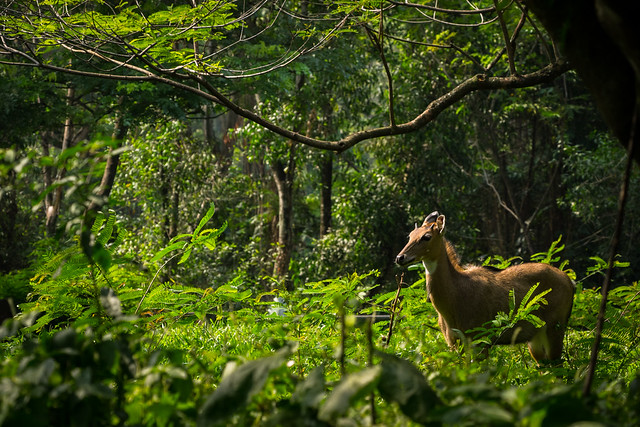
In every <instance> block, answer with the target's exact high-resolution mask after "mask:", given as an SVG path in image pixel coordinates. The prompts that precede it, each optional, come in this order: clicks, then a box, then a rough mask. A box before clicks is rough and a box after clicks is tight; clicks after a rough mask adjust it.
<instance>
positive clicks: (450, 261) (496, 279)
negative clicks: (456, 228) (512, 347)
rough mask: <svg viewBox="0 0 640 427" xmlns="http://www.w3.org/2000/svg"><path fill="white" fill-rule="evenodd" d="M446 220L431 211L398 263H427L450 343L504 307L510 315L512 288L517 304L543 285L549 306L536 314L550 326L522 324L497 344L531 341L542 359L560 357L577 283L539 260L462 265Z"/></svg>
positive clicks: (429, 281)
mask: <svg viewBox="0 0 640 427" xmlns="http://www.w3.org/2000/svg"><path fill="white" fill-rule="evenodd" d="M444 224H445V217H444V215H438V214H437V212H434V213H432V214H431V215H429V216H428V217H427V218H426V219H425V222H424V223H423V224H422V226H421V227H419V228H416V229H415V230H413V231H412V232H411V234H410V235H409V243H407V245H406V246H405V247H404V249H403V250H402V251H401V252H400V253H399V254H398V256H397V257H396V262H397V263H398V264H400V265H407V264H409V263H413V262H419V261H422V262H423V263H424V264H425V267H426V268H427V292H429V294H430V299H431V302H432V304H433V305H434V307H435V309H436V310H437V312H438V324H439V325H440V329H441V330H442V333H443V334H444V336H445V339H446V340H447V343H448V344H449V346H451V347H455V346H456V345H457V341H458V340H459V338H460V336H459V335H460V333H462V334H465V335H466V332H467V331H469V330H470V329H473V328H477V327H479V326H482V325H483V324H485V323H486V322H488V321H490V320H493V319H494V318H495V316H496V314H497V313H498V312H500V311H502V312H506V313H508V312H509V299H508V296H509V291H510V290H511V289H513V290H514V293H515V297H516V307H517V306H519V304H520V301H521V300H522V298H523V297H524V296H525V294H526V293H527V292H528V291H529V289H530V288H531V287H532V286H534V285H536V284H538V288H537V289H536V293H539V292H542V291H544V290H547V289H551V292H549V293H548V294H546V295H545V297H544V298H545V299H546V300H547V302H548V304H547V305H543V306H541V307H540V308H539V309H538V310H537V311H536V312H535V313H534V314H536V315H537V316H538V317H540V318H541V319H542V320H544V321H545V322H546V324H545V326H543V327H542V328H539V329H536V328H534V327H533V325H532V324H531V323H529V322H521V323H520V324H518V325H516V327H515V328H514V329H512V330H510V331H507V333H505V334H503V335H502V336H501V337H500V338H499V339H498V341H497V342H496V344H510V343H522V342H527V343H528V345H529V351H530V352H531V356H532V357H533V358H534V359H535V360H536V361H537V362H540V361H543V360H545V361H549V360H555V359H560V358H561V356H562V341H563V338H564V333H565V330H566V327H567V321H568V319H569V315H570V314H571V309H572V307H573V294H574V291H575V286H574V284H573V282H572V281H571V279H570V278H569V277H568V276H567V275H566V274H565V273H564V272H562V271H560V270H559V269H557V268H555V267H553V266H550V265H548V264H539V263H530V264H521V265H515V266H511V267H509V268H507V269H505V270H498V271H494V270H491V269H488V268H483V267H477V266H472V267H466V268H463V267H461V266H460V264H459V261H458V257H457V255H456V253H455V250H454V248H453V245H451V243H449V242H448V241H447V240H446V239H445V238H444V236H443V233H444ZM425 236H426V237H425ZM427 239H428V240H427ZM434 267H435V270H434ZM429 269H430V270H432V271H429Z"/></svg>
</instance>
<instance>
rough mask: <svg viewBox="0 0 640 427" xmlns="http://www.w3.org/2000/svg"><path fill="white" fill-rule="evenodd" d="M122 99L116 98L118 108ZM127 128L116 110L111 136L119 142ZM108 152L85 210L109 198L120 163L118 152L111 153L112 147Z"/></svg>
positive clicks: (99, 206)
mask: <svg viewBox="0 0 640 427" xmlns="http://www.w3.org/2000/svg"><path fill="white" fill-rule="evenodd" d="M123 101H124V98H123V97H120V99H119V100H118V107H119V108H121V106H122V103H123ZM128 130H129V128H128V126H126V125H125V124H124V118H123V113H122V111H118V113H117V115H116V122H115V124H114V127H113V134H112V138H113V139H114V140H116V141H118V142H119V143H120V142H122V141H123V140H124V138H125V136H126V135H127V132H128ZM109 153H110V154H111V155H110V156H109V157H108V158H107V163H106V165H105V167H104V172H103V174H102V180H101V181H100V187H99V188H98V191H97V193H96V197H94V198H93V199H92V200H91V203H89V207H88V208H87V210H90V211H96V210H98V209H100V208H101V207H102V206H103V205H104V204H105V203H106V201H107V200H108V199H109V195H110V194H111V190H112V189H113V183H114V182H115V180H116V173H117V171H118V166H119V165H120V154H119V153H117V154H113V148H111V149H109Z"/></svg>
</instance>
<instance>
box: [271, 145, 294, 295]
mask: <svg viewBox="0 0 640 427" xmlns="http://www.w3.org/2000/svg"><path fill="white" fill-rule="evenodd" d="M271 169H272V174H273V179H274V181H275V184H276V189H277V192H278V205H279V206H278V239H277V242H276V244H277V248H276V259H275V263H274V266H273V275H274V276H275V277H279V278H283V279H285V286H286V287H287V288H289V286H290V284H289V283H288V282H287V280H286V279H287V275H288V273H289V261H290V260H291V252H292V249H293V248H292V243H293V179H294V176H295V143H291V144H290V145H289V158H288V161H287V164H286V165H285V164H283V163H282V162H281V161H280V160H276V161H275V162H274V164H273V165H272V167H271Z"/></svg>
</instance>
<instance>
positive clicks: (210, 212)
mask: <svg viewBox="0 0 640 427" xmlns="http://www.w3.org/2000/svg"><path fill="white" fill-rule="evenodd" d="M215 211H216V209H215V206H214V205H213V203H211V205H210V206H209V210H208V211H207V213H206V214H205V215H204V217H203V218H202V219H201V220H200V223H199V224H198V226H197V227H196V229H195V230H194V232H193V235H194V236H198V235H199V234H200V230H202V228H203V227H204V226H205V225H206V224H207V222H209V220H210V219H211V218H212V217H213V214H214V212H215Z"/></svg>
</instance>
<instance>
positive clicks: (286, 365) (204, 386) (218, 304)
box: [0, 208, 640, 426]
mask: <svg viewBox="0 0 640 427" xmlns="http://www.w3.org/2000/svg"><path fill="white" fill-rule="evenodd" d="M212 215H213V208H211V209H210V210H209V212H208V213H207V215H205V217H204V218H203V220H202V221H201V222H200V224H199V225H198V227H196V228H195V231H194V232H193V233H191V234H185V235H181V236H178V237H177V238H176V239H174V241H172V242H170V243H169V245H168V246H167V248H166V249H165V250H163V251H161V252H160V253H159V254H158V255H157V256H156V257H155V258H154V259H153V260H152V263H151V264H150V265H151V267H150V268H149V269H148V270H147V271H143V270H141V269H140V268H139V267H138V266H136V265H135V264H133V263H131V262H130V261H128V260H127V258H126V257H122V256H121V255H118V253H117V250H116V249H117V246H118V244H119V242H120V241H121V233H123V231H119V230H118V228H117V226H116V223H115V216H114V215H113V214H107V215H101V216H99V217H98V218H97V220H96V222H95V224H94V227H93V234H94V235H95V239H93V240H91V241H90V242H91V243H90V244H89V245H90V246H87V243H86V242H85V243H83V241H82V239H79V240H77V241H73V242H70V244H69V245H68V247H66V248H64V249H62V250H59V251H57V252H51V253H48V254H47V256H43V257H41V263H40V264H39V265H37V266H35V267H34V268H33V270H32V276H31V277H32V278H31V280H30V282H29V289H31V292H30V294H29V295H28V296H27V297H26V302H25V303H23V304H22V305H21V308H22V310H23V313H22V314H21V315H19V316H18V317H16V318H14V319H11V320H8V321H7V322H5V323H4V324H3V325H2V328H0V337H1V339H2V341H0V350H1V351H2V353H3V361H2V365H1V368H0V369H1V371H0V372H1V376H0V424H2V425H16V424H17V423H25V422H26V421H25V420H29V425H34V426H38V425H41V426H50V425H65V426H67V425H78V426H84V425H91V426H95V425H149V426H155V425H161V426H168V425H201V426H206V425H238V426H247V425H274V426H279V425H309V426H326V425H347V426H351V425H355V426H358V425H365V426H367V425H385V426H387V425H388V426H395V425H397V426H405V425H456V426H457V425H522V426H542V425H545V426H546V425H571V424H573V423H576V422H591V423H592V424H591V425H635V424H637V423H638V421H639V420H638V418H639V416H640V394H639V393H638V390H639V387H640V383H638V379H637V376H638V373H639V372H640V362H639V360H640V357H639V356H640V355H639V354H638V345H637V344H638V340H639V338H638V332H637V331H638V330H639V328H640V316H639V314H640V286H639V285H638V283H637V282H636V283H629V284H622V283H617V284H616V285H617V287H615V289H613V291H612V292H611V294H610V299H609V304H608V312H607V322H606V323H605V330H604V335H603V342H602V347H601V353H600V357H599V359H598V364H597V370H596V383H595V385H594V388H593V392H592V393H591V395H590V396H588V397H584V396H583V395H582V390H581V389H582V383H583V377H584V373H585V369H586V367H587V365H588V362H589V356H590V351H591V345H592V342H593V335H594V326H595V321H596V315H597V311H598V306H599V303H600V297H599V293H598V291H597V290H594V289H583V288H582V284H581V283H582V282H581V277H580V275H576V273H574V272H572V271H570V270H568V265H567V263H566V262H562V261H561V260H560V255H559V254H560V253H561V250H562V247H561V246H560V245H559V241H558V242H555V243H554V245H553V246H552V247H551V248H550V250H549V251H548V252H547V253H544V254H537V256H536V257H534V258H535V260H537V261H541V262H549V263H553V264H555V265H558V266H561V267H562V268H563V269H565V270H566V271H568V273H569V274H571V275H573V276H574V277H575V278H576V279H577V285H578V288H577V292H576V297H575V304H574V309H573V314H572V316H571V319H570V325H569V330H568V333H567V335H566V338H565V351H564V357H563V361H562V364H560V365H555V366H542V367H540V366H537V365H536V364H535V363H534V362H533V359H532V358H531V357H530V355H529V354H528V350H527V348H526V346H525V345H516V346H495V347H491V348H490V349H489V350H488V352H483V351H481V350H482V348H483V346H482V342H487V341H488V342H490V339H491V337H492V336H494V335H495V334H499V333H500V331H501V330H503V328H508V327H510V325H513V324H515V322H518V321H522V320H524V321H530V322H532V323H534V324H535V323H536V317H535V308H536V307H537V306H539V305H540V304H544V303H546V301H544V296H543V295H542V296H540V297H530V298H525V300H524V301H523V303H521V304H520V306H516V305H515V304H512V305H511V307H510V308H511V310H510V313H502V314H500V315H499V316H497V317H496V319H495V321H494V322H492V323H491V324H488V325H486V327H484V328H480V329H479V330H478V339H477V340H475V341H474V342H470V343H467V345H466V346H464V347H465V348H463V349H461V350H458V351H453V350H450V349H449V348H448V347H447V346H446V344H445V341H444V338H443V337H442V334H441V333H440V332H439V330H438V327H437V313H436V312H435V310H434V308H433V307H432V305H431V304H430V303H429V302H428V301H427V299H426V294H425V292H424V290H423V289H424V279H421V280H418V281H416V282H415V283H413V284H403V286H402V287H401V289H400V291H399V292H398V291H397V290H393V291H390V292H386V293H385V292H382V293H379V292H378V293H376V292H375V290H376V289H374V287H375V285H374V283H375V276H376V273H375V272H371V273H368V274H352V275H350V276H346V277H339V278H333V279H329V280H324V281H320V282H315V283H298V284H297V287H296V290H295V291H293V292H275V291H274V292H256V291H255V290H254V288H253V285H251V282H250V281H249V280H248V279H247V278H246V277H245V276H244V275H243V274H241V273H239V274H238V275H237V277H236V278H235V279H233V280H232V281H230V282H229V283H226V284H223V285H220V286H217V287H211V288H207V289H199V288H192V287H189V286H187V285H186V284H179V283H175V282H172V281H164V282H163V281H161V280H160V279H159V277H160V273H161V271H162V268H163V265H164V264H166V262H167V260H168V259H171V258H175V259H177V260H179V261H178V262H186V261H187V260H188V258H189V255H190V254H191V252H192V251H194V250H215V248H216V239H217V236H218V235H219V234H220V229H209V228H206V224H207V221H208V220H209V219H210V218H211V216H212ZM513 261H514V260H503V259H493V260H489V261H488V262H487V264H491V265H494V266H498V267H500V268H504V267H506V266H507V265H508V264H510V263H512V262H513ZM593 261H594V267H593V268H591V269H590V270H589V271H587V272H585V273H584V275H583V277H586V276H587V275H596V274H601V273H602V271H603V269H604V264H603V262H601V261H602V260H599V259H596V258H594V259H593ZM497 264H500V265H497ZM624 266H625V265H624V264H623V263H618V264H617V267H620V268H623V267H624ZM373 314H375V315H376V316H377V318H376V320H375V321H371V320H370V318H366V317H364V316H363V315H369V316H373ZM385 316H386V317H385ZM390 317H392V318H393V323H392V322H391V321H390ZM537 320H540V319H537Z"/></svg>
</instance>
